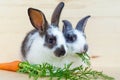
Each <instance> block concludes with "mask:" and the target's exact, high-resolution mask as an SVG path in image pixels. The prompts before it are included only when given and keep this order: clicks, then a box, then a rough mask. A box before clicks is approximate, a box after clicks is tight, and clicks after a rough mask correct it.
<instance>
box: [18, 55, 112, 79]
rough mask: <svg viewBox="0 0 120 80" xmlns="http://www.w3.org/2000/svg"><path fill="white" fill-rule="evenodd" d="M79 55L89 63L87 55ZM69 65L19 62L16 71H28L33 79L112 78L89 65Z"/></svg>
mask: <svg viewBox="0 0 120 80" xmlns="http://www.w3.org/2000/svg"><path fill="white" fill-rule="evenodd" d="M79 56H80V57H81V59H82V60H83V61H84V62H85V63H87V64H88V63H89V64H90V62H89V58H88V57H89V56H88V55H86V54H84V55H83V54H79ZM86 56H88V57H86ZM71 65H72V63H71V64H68V65H65V66H64V68H58V67H55V66H52V65H50V64H48V63H44V64H34V65H32V64H29V63H28V62H21V63H20V64H19V67H20V69H19V70H18V72H21V73H28V74H29V77H30V78H31V77H33V78H34V80H37V79H38V78H39V77H48V78H49V80H53V78H55V79H57V80H114V78H112V77H109V76H107V75H105V74H103V73H102V72H99V71H96V70H92V69H91V68H90V67H83V66H79V67H75V68H72V69H71V68H70V67H71Z"/></svg>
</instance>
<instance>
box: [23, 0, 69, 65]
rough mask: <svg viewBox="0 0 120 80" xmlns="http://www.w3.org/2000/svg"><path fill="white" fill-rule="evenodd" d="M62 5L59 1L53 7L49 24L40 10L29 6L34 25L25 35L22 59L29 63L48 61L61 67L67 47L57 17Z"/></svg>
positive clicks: (29, 13)
mask: <svg viewBox="0 0 120 80" xmlns="http://www.w3.org/2000/svg"><path fill="white" fill-rule="evenodd" d="M63 7H64V3H63V2H61V3H59V4H58V6H57V7H56V8H55V10H54V12H53V14H52V19H51V24H50V25H49V24H48V22H47V20H46V18H45V15H44V14H43V12H42V11H40V10H37V9H33V8H29V9H28V15H29V18H30V21H31V23H32V25H33V27H35V29H34V30H32V31H30V32H29V33H28V34H27V36H26V37H25V39H24V41H23V43H22V47H21V51H22V55H23V58H24V60H26V61H28V62H29V63H31V64H41V63H49V64H52V65H54V66H58V67H61V66H63V65H64V64H65V63H64V61H62V60H63V58H64V57H65V56H66V53H67V47H66V43H65V38H64V35H63V33H62V32H61V31H60V30H59V25H58V24H59V17H60V14H61V11H62V9H63Z"/></svg>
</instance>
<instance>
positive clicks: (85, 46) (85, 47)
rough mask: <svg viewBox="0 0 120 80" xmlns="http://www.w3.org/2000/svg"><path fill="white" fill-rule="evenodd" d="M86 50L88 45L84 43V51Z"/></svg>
mask: <svg viewBox="0 0 120 80" xmlns="http://www.w3.org/2000/svg"><path fill="white" fill-rule="evenodd" d="M87 51H88V45H87V44H85V45H84V52H85V53H86V52H87Z"/></svg>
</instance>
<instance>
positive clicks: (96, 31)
mask: <svg viewBox="0 0 120 80" xmlns="http://www.w3.org/2000/svg"><path fill="white" fill-rule="evenodd" d="M60 1H64V2H65V8H64V10H63V12H62V15H61V20H63V19H68V20H70V21H71V22H72V23H73V25H74V26H75V25H76V23H77V22H78V21H79V20H80V19H81V18H82V17H84V16H86V15H91V16H92V17H91V18H90V19H89V20H88V23H87V25H86V31H85V32H86V35H87V41H88V43H89V54H90V55H97V56H100V57H99V58H97V59H92V60H91V61H92V66H93V68H94V69H97V70H100V71H103V72H104V73H106V74H109V75H111V76H113V77H115V78H116V80H120V76H119V75H120V0H0V62H8V61H13V60H17V59H18V60H20V59H21V54H20V46H21V42H22V40H23V38H24V37H25V34H26V33H27V32H28V31H29V30H31V29H33V27H32V25H31V24H30V21H29V19H28V15H27V9H28V8H29V7H34V8H37V9H40V10H42V11H43V12H44V14H45V16H46V18H47V20H48V21H49V22H50V18H51V14H52V12H53V10H54V8H55V7H56V5H57V4H58V3H59V2H60ZM61 20H60V21H61ZM60 25H61V27H62V22H60ZM10 79H11V80H13V79H15V80H29V78H28V77H27V75H24V74H18V73H13V72H7V71H0V80H10ZM40 80H42V79H40Z"/></svg>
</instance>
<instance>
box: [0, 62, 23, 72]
mask: <svg viewBox="0 0 120 80" xmlns="http://www.w3.org/2000/svg"><path fill="white" fill-rule="evenodd" d="M19 63H21V61H13V62H8V63H0V70H7V71H14V72H16V71H17V70H18V69H19Z"/></svg>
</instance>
